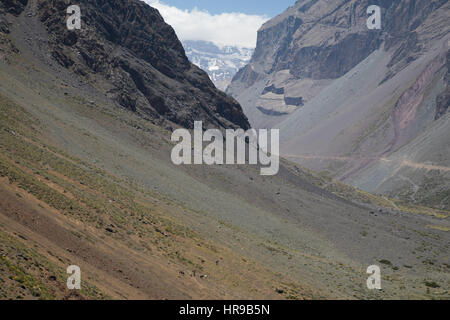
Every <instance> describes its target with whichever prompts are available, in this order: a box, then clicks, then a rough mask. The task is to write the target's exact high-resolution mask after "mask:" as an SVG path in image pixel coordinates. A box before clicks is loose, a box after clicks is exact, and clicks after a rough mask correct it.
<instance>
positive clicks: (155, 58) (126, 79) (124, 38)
mask: <svg viewBox="0 0 450 320" xmlns="http://www.w3.org/2000/svg"><path fill="white" fill-rule="evenodd" d="M38 3H39V15H40V20H41V21H42V23H43V24H44V25H45V26H46V28H47V30H48V31H49V35H50V45H51V48H52V56H53V57H54V59H55V60H56V61H58V63H59V64H61V65H62V66H64V67H65V68H69V69H71V70H72V71H73V72H75V73H76V74H78V75H79V76H81V77H83V78H86V79H89V78H90V77H91V76H92V75H96V76H97V77H98V76H101V77H102V78H103V79H104V82H105V84H106V85H105V86H104V87H109V88H110V89H109V90H108V91H107V95H108V96H110V97H111V98H112V99H114V100H115V101H116V102H117V103H118V104H120V105H121V106H122V107H124V108H127V109H129V110H131V111H133V112H137V113H139V114H140V115H142V116H143V117H145V118H149V119H155V118H163V119H166V120H169V121H172V122H174V123H176V124H178V125H181V126H184V127H189V128H191V127H193V123H194V121H195V120H203V121H204V122H205V123H206V124H205V127H207V126H212V127H218V126H219V127H223V128H224V127H242V128H248V127H249V123H248V121H247V118H246V117H245V115H244V114H243V112H242V109H241V107H240V105H239V104H238V103H237V102H236V101H235V100H234V99H232V98H230V97H229V96H227V95H226V94H224V93H222V92H221V91H219V90H217V89H216V88H215V87H214V85H213V83H212V82H211V81H210V79H209V77H208V76H207V74H206V73H205V72H204V71H202V70H200V69H199V68H197V67H196V66H194V65H192V64H191V63H190V62H189V61H188V59H187V57H186V55H185V52H184V49H183V47H182V45H181V42H180V41H179V40H178V38H177V36H176V34H175V32H174V30H173V29H172V27H170V26H169V25H167V24H166V23H165V22H164V20H163V18H162V17H161V15H160V14H159V12H158V11H157V10H156V9H154V8H152V7H150V6H148V5H147V4H145V3H144V2H142V1H138V0H80V1H78V2H77V4H78V5H79V6H80V8H81V11H82V29H81V30H74V31H69V30H67V28H66V21H65V20H66V17H67V14H66V10H67V7H68V6H69V5H70V4H72V3H69V2H68V1H64V0H39V1H38Z"/></svg>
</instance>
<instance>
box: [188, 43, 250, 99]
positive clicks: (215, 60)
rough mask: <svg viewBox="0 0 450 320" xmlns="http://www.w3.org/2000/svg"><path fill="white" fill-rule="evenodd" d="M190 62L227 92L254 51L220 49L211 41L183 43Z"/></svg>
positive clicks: (236, 48) (238, 48)
mask: <svg viewBox="0 0 450 320" xmlns="http://www.w3.org/2000/svg"><path fill="white" fill-rule="evenodd" d="M183 46H184V49H185V51H186V55H187V57H188V58H189V60H190V61H191V62H192V63H194V64H195V65H197V66H198V67H200V68H201V69H203V70H205V71H206V72H207V73H208V75H209V77H210V78H211V80H212V81H213V82H214V84H215V85H216V86H217V88H219V89H220V90H223V91H225V90H226V89H227V87H228V85H229V84H230V83H231V79H233V77H234V75H235V74H236V73H237V72H238V71H239V69H241V68H242V67H244V66H245V65H246V64H247V63H248V62H249V61H250V59H251V57H252V54H253V51H254V49H252V48H240V47H235V46H223V47H219V46H217V45H215V44H214V43H212V42H209V41H192V40H187V41H183Z"/></svg>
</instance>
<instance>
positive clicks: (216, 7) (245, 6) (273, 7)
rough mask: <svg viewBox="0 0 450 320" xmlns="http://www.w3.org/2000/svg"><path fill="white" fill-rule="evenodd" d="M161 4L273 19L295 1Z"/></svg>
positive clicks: (179, 1)
mask: <svg viewBox="0 0 450 320" xmlns="http://www.w3.org/2000/svg"><path fill="white" fill-rule="evenodd" d="M162 2H164V3H166V4H168V5H171V6H174V7H177V8H179V9H193V8H194V7H197V8H199V9H203V10H207V11H209V12H210V13H212V14H219V13H224V12H242V13H246V14H251V15H266V16H269V17H274V16H276V15H277V14H280V13H282V12H283V11H284V10H286V9H287V8H288V7H289V6H292V5H293V4H294V3H295V0H221V1H219V0H163V1H162Z"/></svg>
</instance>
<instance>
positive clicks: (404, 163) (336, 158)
mask: <svg viewBox="0 0 450 320" xmlns="http://www.w3.org/2000/svg"><path fill="white" fill-rule="evenodd" d="M281 156H282V157H284V158H288V159H289V158H296V159H307V160H334V161H382V162H395V161H398V160H393V159H388V158H383V157H346V156H316V155H291V154H284V155H281ZM399 166H400V167H410V168H415V169H423V170H427V171H432V170H440V171H445V172H448V171H450V167H445V166H438V165H433V164H426V163H419V162H413V161H409V160H403V161H402V162H400V163H399Z"/></svg>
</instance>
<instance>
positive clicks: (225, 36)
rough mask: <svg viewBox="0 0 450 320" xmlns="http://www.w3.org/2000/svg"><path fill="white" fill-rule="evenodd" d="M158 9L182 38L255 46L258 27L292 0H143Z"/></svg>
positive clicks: (223, 44) (227, 44)
mask: <svg viewBox="0 0 450 320" xmlns="http://www.w3.org/2000/svg"><path fill="white" fill-rule="evenodd" d="M143 1H145V2H147V3H148V4H149V5H151V6H153V7H155V8H157V9H158V10H159V12H160V13H161V15H162V16H163V18H164V20H165V21H166V22H167V23H168V24H170V25H171V26H172V27H173V28H174V29H175V32H176V33H177V35H178V38H180V39H181V40H204V41H211V42H213V43H215V44H216V45H218V46H237V47H246V48H254V47H255V46H256V38H257V31H258V29H259V28H260V27H261V26H262V25H263V23H265V22H266V21H267V20H269V19H270V18H272V17H274V16H276V15H278V14H280V13H282V12H283V11H285V10H286V9H287V8H288V7H289V6H291V5H293V4H294V3H295V0H289V1H287V0H222V1H218V0H143Z"/></svg>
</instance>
